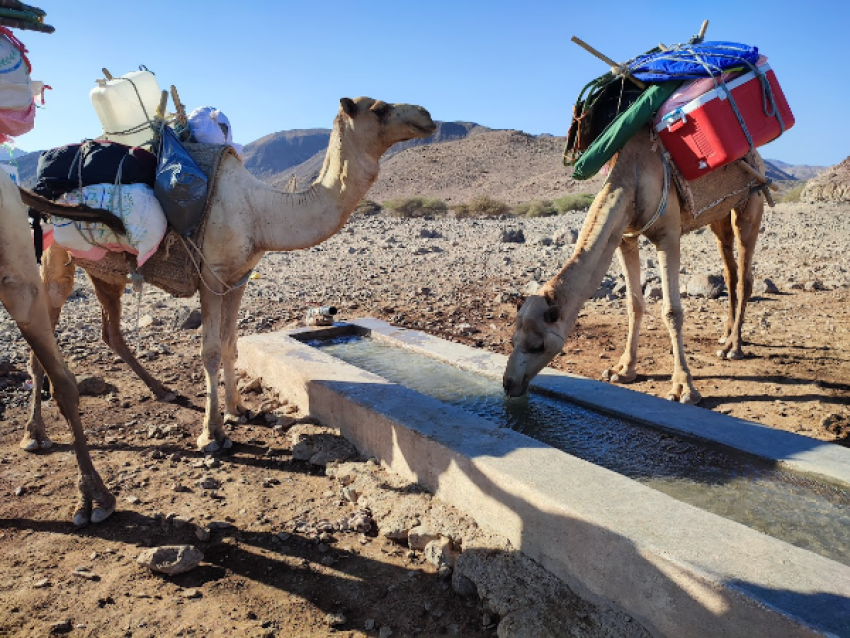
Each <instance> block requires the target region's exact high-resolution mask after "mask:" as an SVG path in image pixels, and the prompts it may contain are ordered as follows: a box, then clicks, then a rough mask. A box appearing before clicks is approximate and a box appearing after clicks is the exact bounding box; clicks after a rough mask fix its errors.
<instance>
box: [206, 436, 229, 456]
mask: <svg viewBox="0 0 850 638" xmlns="http://www.w3.org/2000/svg"><path fill="white" fill-rule="evenodd" d="M232 447H233V441H231V440H230V438H229V437H224V438H223V439H222V440H221V441H210V442H209V443H206V444H204V442H203V441H202V440H201V439H198V449H199V450H200V451H201V452H203V453H204V454H206V455H210V456H211V455H215V454H220V453H221V452H223V451H224V450H229V449H230V448H232Z"/></svg>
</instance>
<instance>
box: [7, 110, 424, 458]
mask: <svg viewBox="0 0 850 638" xmlns="http://www.w3.org/2000/svg"><path fill="white" fill-rule="evenodd" d="M435 130H436V125H435V124H434V122H433V120H432V119H431V116H430V114H429V113H428V111H426V110H425V109H424V108H422V107H421V106H415V105H410V104H388V103H386V102H382V101H379V100H373V99H371V98H367V97H360V98H357V99H354V100H352V99H349V98H342V99H341V100H340V109H339V112H338V114H337V116H336V119H335V120H334V125H333V131H332V133H331V137H330V142H329V146H328V151H327V154H326V156H325V160H324V164H323V166H322V170H321V172H320V174H319V176H318V177H317V179H316V181H315V182H313V184H312V185H311V186H310V187H309V188H308V189H307V190H305V191H301V192H297V193H288V192H281V191H277V190H275V189H273V188H271V187H269V186H268V185H266V184H264V183H263V182H261V181H259V180H258V179H256V178H255V177H254V176H253V175H251V174H250V173H249V172H248V171H247V170H246V169H245V167H244V166H243V165H242V163H241V162H240V161H239V160H238V159H236V158H235V157H232V156H226V157H225V159H224V160H222V162H223V164H222V166H221V168H220V172H219V177H218V182H217V186H216V187H215V192H213V193H211V195H210V197H211V198H212V200H211V205H210V208H209V213H208V218H207V222H206V231H205V239H204V243H203V247H202V256H203V259H202V264H203V265H202V267H201V278H202V283H201V285H200V289H199V292H200V301H201V314H202V316H203V325H202V331H203V338H202V346H201V357H202V360H203V366H204V372H205V375H206V391H207V398H206V409H205V415H204V422H203V426H202V430H201V434H200V436H199V437H198V439H197V444H198V448H199V449H200V450H201V451H203V452H205V453H207V454H215V453H218V452H220V451H222V450H224V449H227V448H229V447H231V445H232V442H231V441H230V439H229V438H228V437H227V435H226V434H225V431H224V427H223V425H224V421H225V420H228V421H229V420H237V421H238V419H239V414H240V413H243V412H244V411H245V409H244V407H243V406H242V404H241V401H240V398H239V393H238V391H237V387H236V371H235V366H236V357H237V352H236V321H237V319H238V315H239V306H240V303H241V301H242V295H243V293H244V290H245V289H244V287H243V286H242V285H241V284H242V283H244V282H245V281H246V279H247V277H248V275H249V274H250V273H251V271H252V270H253V268H254V267H255V266H256V265H257V264H258V263H259V261H260V259H261V258H262V256H263V255H264V254H265V253H266V252H268V251H282V250H298V249H302V248H309V247H311V246H315V245H316V244H318V243H320V242H322V241H324V240H325V239H327V238H328V237H330V236H331V235H333V234H335V233H336V232H338V231H339V230H340V229H341V228H342V227H343V225H344V224H345V222H346V221H348V218H349V217H350V216H351V214H352V213H353V212H354V209H355V207H356V206H357V204H358V202H359V201H360V200H361V198H362V197H363V196H364V195H365V194H366V192H367V191H368V190H369V188H370V187H371V186H372V184H373V183H374V182H375V180H376V179H377V177H378V170H379V160H380V158H381V156H382V155H383V154H384V152H386V151H387V150H388V149H389V148H390V147H391V146H392V145H393V144H395V143H397V142H403V141H406V140H410V139H414V138H424V137H428V136H429V135H431V134H433V133H434V131H435ZM54 253H55V254H54ZM43 272H44V281H45V284H46V285H47V287H48V289H49V290H50V291H51V294H50V302H51V320H52V321H53V322H54V323H55V322H56V321H57V320H58V318H59V313H60V311H61V308H62V305H63V304H64V303H65V300H66V299H67V297H68V295H69V294H70V292H71V289H72V287H73V277H74V264H73V262H72V260H70V259H69V258H68V255H67V253H66V252H65V250H64V249H63V248H61V247H59V246H56V245H55V244H54V245H53V246H51V247H50V249H49V250H48V251H46V252H45V257H44V268H43ZM89 276H90V278H91V281H92V284H93V286H94V289H95V293H96V295H97V298H98V301H99V302H100V304H101V308H102V317H103V331H102V337H103V340H104V341H105V342H106V343H107V344H108V345H109V346H110V347H111V348H112V349H113V350H114V351H115V352H116V354H118V355H119V356H120V357H121V359H123V360H124V362H126V363H127V364H128V365H129V366H130V367H131V368H132V369H133V371H134V372H135V373H136V374H137V375H138V376H139V378H140V379H142V381H144V383H145V384H146V385H147V386H148V388H149V389H150V390H151V391H152V392H153V393H154V394H155V395H156V397H157V398H158V399H165V400H167V399H168V398H169V392H168V390H167V389H166V388H165V386H163V385H162V384H161V383H160V382H159V381H158V380H156V379H154V378H153V377H152V376H151V375H150V374H149V373H148V372H147V371H146V370H145V369H144V368H143V367H142V365H141V364H140V363H139V362H138V361H137V360H136V358H135V357H134V356H133V353H132V352H131V351H130V349H129V348H128V347H127V344H126V342H125V341H124V338H123V336H122V335H121V329H120V327H121V294H122V292H123V291H124V287H125V285H126V283H127V282H126V280H124V279H123V278H122V279H120V280H118V281H104V280H102V279H98V278H97V277H95V276H93V275H91V274H89ZM34 364H35V365H34V366H33V367H34V369H35V370H34V372H37V361H36V362H34ZM219 367H223V374H224V397H225V416H224V418H223V417H222V414H221V412H220V410H219V398H218V382H219V376H218V375H219ZM33 379H34V382H35V381H37V379H36V377H35V375H34V376H33ZM39 387H40V384H39V383H34V389H33V395H32V405H33V410H32V415H31V417H30V420H29V422H28V424H27V427H26V431H25V433H24V438H23V440H22V441H21V444H20V445H21V447H22V448H23V449H26V450H36V449H39V448H44V447H47V446H49V445H50V439H49V438H48V436H47V434H46V432H45V427H44V422H43V421H42V418H41V414H40V409H39V408H40V392H39V391H38V388H39Z"/></svg>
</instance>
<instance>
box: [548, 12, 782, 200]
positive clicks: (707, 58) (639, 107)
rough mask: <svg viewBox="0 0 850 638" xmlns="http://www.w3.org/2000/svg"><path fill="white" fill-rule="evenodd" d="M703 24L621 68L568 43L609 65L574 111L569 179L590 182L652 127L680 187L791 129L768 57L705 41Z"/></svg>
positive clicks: (581, 96) (744, 47) (569, 138)
mask: <svg viewBox="0 0 850 638" xmlns="http://www.w3.org/2000/svg"><path fill="white" fill-rule="evenodd" d="M707 24H708V23H707V21H706V22H705V23H703V28H702V30H701V32H700V34H699V35H698V36H695V37H694V38H692V39H691V40H690V42H688V43H687V44H682V45H676V46H673V47H669V48H667V47H663V46H661V47H659V48H656V49H653V50H651V51H649V52H647V53H646V54H644V55H641V56H638V57H636V58H634V59H632V60H630V61H629V62H627V63H625V64H622V65H617V64H616V63H615V62H613V61H612V60H610V59H608V58H606V57H605V56H603V55H602V54H600V53H599V52H598V51H596V50H595V49H593V48H592V47H590V46H589V45H586V44H585V43H583V42H582V41H581V40H579V39H578V38H573V41H574V42H577V43H578V44H579V45H581V46H583V47H584V48H585V49H587V50H588V51H590V52H591V53H593V54H594V55H596V56H597V57H600V58H602V59H603V60H605V61H606V62H608V63H609V64H611V65H612V71H611V72H609V73H607V74H605V75H603V76H601V77H599V78H597V79H595V80H594V81H592V82H590V83H589V84H588V85H587V86H585V87H584V89H582V91H581V93H580V94H579V97H578V100H577V101H576V104H575V106H574V109H573V118H572V121H571V124H570V129H569V132H568V134H567V143H566V147H565V149H564V164H565V165H574V167H575V168H574V173H573V177H574V178H575V179H587V178H590V177H592V176H593V175H595V174H596V173H597V172H598V171H599V169H600V168H601V167H602V166H603V165H604V164H605V163H606V162H608V160H610V159H611V157H613V155H614V154H615V153H617V152H618V151H619V150H620V149H621V148H622V147H623V145H624V144H625V143H626V142H627V141H628V140H629V139H630V138H631V136H632V135H634V134H635V133H636V132H637V130H639V129H640V128H641V127H642V126H644V125H646V124H647V123H650V122H651V123H652V124H653V127H654V130H655V131H656V133H657V134H658V136H659V138H660V139H661V142H662V143H663V145H664V146H665V147H666V149H667V151H668V152H669V154H670V157H671V159H672V161H673V162H674V163H675V165H676V167H677V169H678V170H679V172H680V173H681V175H682V176H683V177H684V179H685V180H696V179H698V178H700V177H702V176H704V175H707V174H708V173H710V172H712V171H714V170H716V169H718V168H721V167H723V166H727V165H728V164H730V163H732V162H735V161H739V160H741V159H742V158H744V157H745V156H746V155H747V154H748V153H750V152H752V151H753V150H754V149H755V148H756V147H758V146H762V145H764V144H767V143H768V142H770V141H772V140H774V139H776V138H777V137H779V136H780V135H782V134H783V133H784V132H785V131H787V130H788V129H789V128H791V127H792V126H793V125H794V116H793V114H792V113H791V109H790V107H789V106H788V102H787V100H786V99H785V95H784V94H783V92H782V88H781V87H780V85H779V82H778V81H777V79H776V75H775V73H774V71H773V70H772V69H771V68H770V66H769V65H768V64H767V58H765V57H764V56H762V55H760V54H759V51H758V49H757V48H756V47H753V46H747V45H743V44H737V43H731V42H703V35H704V33H705V28H706V27H707ZM759 177H761V179H760V181H762V183H765V182H766V180H764V177H763V176H760V175H759ZM768 201H770V200H768Z"/></svg>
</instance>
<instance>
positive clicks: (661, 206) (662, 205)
mask: <svg viewBox="0 0 850 638" xmlns="http://www.w3.org/2000/svg"><path fill="white" fill-rule="evenodd" d="M661 163H662V165H663V167H664V169H663V170H664V186H663V188H662V189H661V200H660V201H659V202H658V207H657V208H656V209H655V213H654V214H653V215H652V217H650V219H649V221H648V222H646V224H645V225H644V227H643V228H641V229H640V230H636V231H634V232H631V233H623V237H626V238H628V239H632V238H634V237H637V236H638V235H643V234H644V233H645V232H646V231H647V230H649V229H650V228H651V227H652V225H653V224H654V223H655V222H657V221H658V220H659V218H660V217H661V216H662V215H663V214H664V213H665V212H666V211H667V200H668V198H669V195H670V162H668V161H667V151H662V153H661ZM637 170H638V169H637V164H635V195H636V196H635V207H637V183H638V182H637Z"/></svg>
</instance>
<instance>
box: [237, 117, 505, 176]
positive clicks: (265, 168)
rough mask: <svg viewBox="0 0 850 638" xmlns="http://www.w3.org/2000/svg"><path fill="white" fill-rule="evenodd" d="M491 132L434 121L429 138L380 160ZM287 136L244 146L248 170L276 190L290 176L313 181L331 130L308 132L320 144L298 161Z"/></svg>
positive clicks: (405, 144) (397, 147)
mask: <svg viewBox="0 0 850 638" xmlns="http://www.w3.org/2000/svg"><path fill="white" fill-rule="evenodd" d="M490 130H492V129H489V128H487V127H485V126H479V125H478V124H475V123H474V122H437V131H436V132H435V133H434V135H432V136H431V137H430V138H428V139H427V140H423V139H415V140H410V141H407V142H401V143H399V144H396V145H395V146H393V147H392V148H390V149H389V150H388V151H387V152H386V153H385V154H384V157H383V160H384V161H386V160H387V159H389V158H390V157H392V156H393V155H395V154H397V153H401V152H402V151H404V150H406V149H408V148H414V147H416V146H424V145H428V144H438V143H440V142H448V141H451V140H458V139H464V138H466V137H469V136H470V135H476V134H479V133H482V132H486V131H490ZM289 133H292V131H284V132H281V133H275V134H273V135H269V136H266V137H264V138H261V139H259V140H257V141H256V142H252V143H251V144H248V145H247V146H246V147H245V157H246V161H245V166H246V167H247V168H248V170H250V171H251V172H252V173H254V175H256V176H257V177H259V178H260V179H262V180H264V181H266V182H268V183H270V184H273V185H274V186H276V187H278V188H284V187H285V186H286V184H288V183H289V181H290V179H292V178H293V177H294V178H295V180H296V184H298V185H306V184H310V183H312V182H313V180H315V179H316V177H317V176H318V175H319V171H320V170H321V169H322V162H323V161H324V158H325V150H326V149H327V147H328V141H329V139H330V133H331V131H330V129H312V130H311V131H310V133H311V134H314V135H312V136H311V138H314V139H315V140H316V141H318V140H319V139H320V138H321V139H322V140H323V143H322V144H321V145H318V146H316V147H315V150H314V154H313V155H312V156H311V157H309V158H307V159H299V161H295V159H296V157H298V154H297V153H295V152H293V150H292V147H295V148H296V149H298V150H300V149H299V147H298V146H297V137H296V136H292V137H288V134H289ZM311 141H313V139H311ZM266 147H271V148H266ZM249 154H250V157H249ZM269 162H271V163H269Z"/></svg>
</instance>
